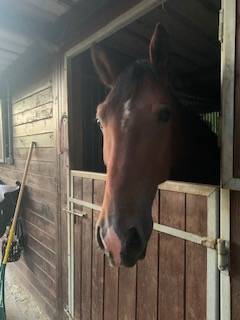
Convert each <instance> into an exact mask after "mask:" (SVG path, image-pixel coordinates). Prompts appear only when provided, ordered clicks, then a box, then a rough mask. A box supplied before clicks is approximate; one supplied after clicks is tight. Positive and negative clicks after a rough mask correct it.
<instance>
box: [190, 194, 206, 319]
mask: <svg viewBox="0 0 240 320" xmlns="http://www.w3.org/2000/svg"><path fill="white" fill-rule="evenodd" d="M186 231H188V232H192V233H195V234H199V235H202V236H203V235H204V236H206V235H207V201H206V198H204V197H202V196H195V195H186ZM206 288H207V250H206V248H204V247H201V246H199V245H197V244H194V243H190V242H187V243H186V302H185V305H186V320H192V319H202V320H204V319H206V306H207V304H206V296H207V291H206Z"/></svg>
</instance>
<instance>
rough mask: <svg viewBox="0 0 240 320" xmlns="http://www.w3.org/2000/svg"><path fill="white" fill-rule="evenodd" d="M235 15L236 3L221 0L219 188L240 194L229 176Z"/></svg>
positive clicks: (239, 184)
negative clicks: (236, 191)
mask: <svg viewBox="0 0 240 320" xmlns="http://www.w3.org/2000/svg"><path fill="white" fill-rule="evenodd" d="M236 14H237V13H236V0H222V8H221V11H220V15H219V40H220V42H221V101H222V106H221V108H222V116H221V119H222V122H221V126H222V137H221V139H222V143H221V162H222V163H221V184H222V187H223V188H226V189H231V190H240V179H239V178H235V177H234V175H233V162H234V102H235V101H234V100H235V99H234V98H235V97H234V93H235V50H236V43H235V42H236V41H235V40H236V39H235V36H236Z"/></svg>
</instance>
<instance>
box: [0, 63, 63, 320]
mask: <svg viewBox="0 0 240 320" xmlns="http://www.w3.org/2000/svg"><path fill="white" fill-rule="evenodd" d="M41 67H42V68H43V69H42V70H39V68H37V69H36V72H35V73H34V72H33V73H32V75H31V77H29V78H28V79H26V78H25V79H22V81H20V82H19V84H18V86H17V87H15V88H12V122H13V149H14V164H13V165H5V164H3V165H1V166H0V178H1V179H2V180H3V181H5V182H6V183H9V184H13V183H15V181H16V180H21V177H22V173H23V169H24V164H25V159H26V156H27V152H28V147H29V145H30V142H31V141H35V142H36V143H37V148H36V149H35V150H34V152H33V156H32V161H31V165H30V169H29V175H28V179H27V187H26V191H25V195H24V200H23V205H22V215H23V217H24V226H25V231H26V234H27V246H26V248H25V250H24V254H23V258H22V259H21V260H20V261H19V262H17V263H16V264H15V268H13V269H14V271H15V272H17V273H18V277H19V278H20V279H23V280H24V281H22V283H24V284H25V285H27V286H28V287H29V288H30V290H31V293H33V294H35V296H36V298H37V300H38V301H39V302H40V303H41V304H42V306H43V308H44V310H45V311H46V312H47V313H48V314H49V316H50V319H55V316H56V310H57V296H58V294H57V290H58V282H57V279H58V275H57V271H58V267H57V199H58V194H57V165H56V163H57V162H56V132H55V131H56V110H54V102H53V87H52V77H53V66H52V65H51V64H50V65H49V62H46V63H45V65H42V66H41ZM13 269H11V270H13Z"/></svg>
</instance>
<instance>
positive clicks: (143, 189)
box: [92, 25, 175, 266]
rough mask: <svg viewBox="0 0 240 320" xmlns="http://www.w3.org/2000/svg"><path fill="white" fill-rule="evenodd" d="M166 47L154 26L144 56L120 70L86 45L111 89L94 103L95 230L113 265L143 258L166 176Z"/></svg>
mask: <svg viewBox="0 0 240 320" xmlns="http://www.w3.org/2000/svg"><path fill="white" fill-rule="evenodd" d="M167 47H168V46H167V36H166V33H165V31H164V30H163V29H162V28H161V27H160V26H159V25H157V26H156V29H155V31H154V34H153V37H152V39H151V42H150V47H149V56H150V57H149V61H136V62H134V63H133V64H131V65H130V66H128V67H127V68H126V69H125V70H124V71H123V72H120V73H119V72H118V71H117V70H118V68H117V67H116V66H114V65H113V64H112V63H111V60H110V58H108V57H107V54H106V52H105V51H104V50H103V49H102V48H100V47H96V46H95V47H93V48H92V59H93V62H94V65H95V68H96V70H97V72H98V74H99V76H100V78H101V80H102V81H103V83H104V84H105V85H107V86H108V87H110V88H111V91H110V93H109V94H108V96H107V97H106V99H105V101H103V102H102V103H101V104H100V105H99V106H98V108H97V120H98V121H99V123H100V126H101V128H102V132H103V138H104V147H103V149H104V150H103V153H104V162H105V165H106V167H107V179H106V187H105V195H104V200H103V205H102V211H101V214H100V217H99V220H98V224H97V230H96V233H97V241H98V243H99V245H100V247H102V249H104V250H105V252H107V253H109V256H110V257H111V260H112V263H113V264H114V265H116V266H118V265H120V264H123V265H125V266H133V265H134V264H135V263H136V262H137V260H138V259H142V258H144V256H145V252H146V247H147V242H148V240H149V238H150V235H151V232H152V225H153V222H152V217H151V206H152V202H153V199H154V196H155V193H156V189H157V185H158V183H161V182H163V181H164V180H166V179H167V178H168V177H169V172H170V163H171V152H170V150H171V148H170V142H171V131H172V130H171V127H172V123H173V118H174V117H175V114H174V109H173V108H172V101H171V96H170V93H169V91H168V81H167V74H166V59H167Z"/></svg>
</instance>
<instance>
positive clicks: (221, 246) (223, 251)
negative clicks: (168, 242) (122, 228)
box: [153, 223, 229, 271]
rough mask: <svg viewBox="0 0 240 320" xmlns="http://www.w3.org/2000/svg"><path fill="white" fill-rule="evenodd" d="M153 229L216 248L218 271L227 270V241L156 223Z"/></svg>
mask: <svg viewBox="0 0 240 320" xmlns="http://www.w3.org/2000/svg"><path fill="white" fill-rule="evenodd" d="M153 229H154V230H155V231H157V232H160V233H165V234H168V235H171V236H173V237H177V238H179V239H183V240H186V241H190V242H193V243H196V244H198V245H201V246H203V247H206V248H208V249H212V250H216V251H217V256H218V269H219V270H220V271H228V268H229V248H228V242H227V241H225V240H223V239H211V238H207V237H201V236H198V235H196V234H192V233H190V232H186V231H183V230H179V229H176V228H172V227H169V226H166V225H163V224H158V223H154V225H153Z"/></svg>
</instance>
